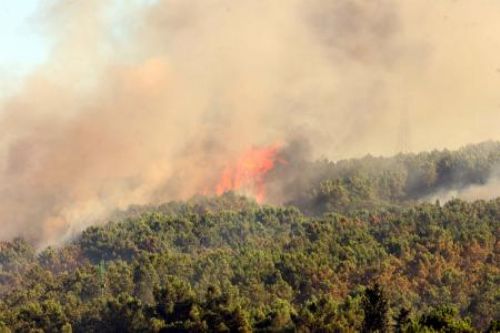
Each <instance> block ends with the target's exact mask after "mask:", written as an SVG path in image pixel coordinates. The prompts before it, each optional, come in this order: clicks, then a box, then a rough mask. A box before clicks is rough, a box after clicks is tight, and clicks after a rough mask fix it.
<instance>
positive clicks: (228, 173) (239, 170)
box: [215, 144, 284, 203]
mask: <svg viewBox="0 0 500 333" xmlns="http://www.w3.org/2000/svg"><path fill="white" fill-rule="evenodd" d="M280 148H281V145H279V144H274V145H272V146H269V147H263V148H251V149H249V150H248V151H246V152H244V153H243V154H242V155H241V156H240V157H239V158H238V160H237V161H236V162H235V163H234V164H231V165H228V166H226V168H225V169H224V171H223V172H222V175H221V177H220V179H219V182H218V183H217V186H216V187H215V192H216V193H217V195H221V194H223V193H224V192H228V191H238V192H244V193H245V194H249V195H252V196H254V197H255V200H257V202H259V203H261V202H263V201H264V199H265V197H266V187H265V176H266V175H267V174H268V173H269V171H271V170H272V169H273V168H274V167H275V165H276V163H277V162H284V161H281V160H279V159H278V156H277V154H278V152H279V149H280Z"/></svg>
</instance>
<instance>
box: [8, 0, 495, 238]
mask: <svg viewBox="0 0 500 333" xmlns="http://www.w3.org/2000/svg"><path fill="white" fill-rule="evenodd" d="M43 4H44V5H43V6H42V8H41V12H40V15H39V18H38V20H39V22H40V29H41V30H42V31H43V32H44V33H46V34H47V35H48V36H49V39H50V41H51V43H52V51H51V54H50V57H49V60H48V61H47V62H46V63H45V64H43V65H42V66H39V67H38V68H37V69H36V70H35V71H34V72H32V73H30V74H29V75H27V76H26V77H25V78H24V81H23V82H22V84H21V86H20V87H19V89H16V91H17V92H16V93H15V94H13V95H12V94H11V95H10V96H9V97H7V98H4V99H3V100H2V104H1V106H0V157H1V159H0V161H2V163H1V164H0V220H1V221H2V226H3V228H2V233H1V234H0V238H2V239H7V238H10V237H13V236H16V235H19V234H21V235H23V236H25V237H28V238H29V239H31V240H32V241H34V242H37V243H38V244H41V245H43V244H46V243H54V242H60V241H63V240H64V239H66V238H68V237H71V235H73V234H74V233H76V232H78V231H79V230H81V229H82V228H84V227H85V226H86V225H88V224H89V223H93V222H94V221H95V220H96V219H100V218H103V217H105V216H106V214H108V213H109V212H110V211H111V210H113V209H116V208H125V207H127V206H128V205H129V204H131V203H136V204H141V203H155V202H160V201H165V200H170V199H182V198H187V197H190V196H191V195H193V194H195V193H197V192H199V191H203V190H204V189H205V188H206V187H210V186H211V185H212V184H213V182H215V181H216V178H217V175H218V174H219V173H220V171H221V170H223V168H224V166H225V163H227V161H228V160H234V159H235V158H236V157H237V156H238V154H239V153H240V152H241V151H244V150H245V149H248V148H249V147H252V146H258V145H263V144H269V143H273V142H286V141H287V140H289V139H290V138H292V137H297V134H299V135H300V136H301V137H305V138H307V139H308V141H309V142H310V149H309V153H310V155H311V157H313V158H314V157H318V156H327V157H329V158H333V159H338V158H344V157H351V156H358V155H360V154H364V153H367V152H371V153H375V154H391V153H393V152H395V151H396V150H397V149H399V144H398V143H397V142H395V140H396V139H398V135H399V133H400V131H399V125H400V123H401V120H400V118H401V110H406V111H405V112H407V113H408V114H409V121H410V123H411V124H412V133H413V134H412V147H413V148H414V149H418V150H421V149H428V148H431V147H432V148H435V147H444V146H446V147H456V146H459V145H462V144H464V143H467V142H472V141H479V140H484V139H497V138H499V136H500V134H499V133H498V131H497V128H496V124H497V123H498V121H499V120H500V119H499V118H500V114H499V112H498V107H499V105H500V97H499V96H498V93H497V91H496V89H497V88H496V87H498V86H499V83H500V75H499V74H498V72H497V68H498V67H500V64H499V63H498V59H497V54H498V50H499V49H500V35H499V34H497V33H496V32H497V31H498V28H499V24H500V23H499V22H500V3H498V2H497V1H492V0H478V1H474V2H465V1H452V0H449V1H448V0H447V1H440V2H435V1H431V0H425V1H417V0H412V1H405V2H399V1H395V0H377V1H362V0H357V1H347V0H335V1H329V0H311V1H299V0H286V1H285V0H276V1H265V2H262V1H253V0H241V1H230V0H208V1H207V0H182V1H181V0H157V1H149V2H148V3H147V4H145V1H130V2H127V5H124V4H123V3H121V2H116V1H112V0H88V1H70V0H60V1H46V2H43Z"/></svg>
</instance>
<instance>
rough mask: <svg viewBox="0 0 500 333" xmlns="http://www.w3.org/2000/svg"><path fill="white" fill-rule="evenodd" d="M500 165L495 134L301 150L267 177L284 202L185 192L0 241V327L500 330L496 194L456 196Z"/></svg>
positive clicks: (498, 203) (21, 329)
mask: <svg viewBox="0 0 500 333" xmlns="http://www.w3.org/2000/svg"><path fill="white" fill-rule="evenodd" d="M288 153H290V152H287V151H285V152H284V153H283V154H285V155H286V154H288ZM285 157H286V156H285ZM499 163H500V143H495V142H487V143H482V144H478V145H473V146H467V147H464V148H462V149H459V150H457V151H448V150H445V151H434V152H426V153H420V154H400V155H397V156H394V157H390V158H386V157H384V158H382V157H372V156H367V157H364V158H361V159H351V160H344V161H339V162H331V161H327V160H321V161H316V162H307V161H306V160H303V161H299V162H293V163H292V162H291V163H289V164H288V165H287V166H286V170H281V171H280V170H279V169H280V167H278V168H277V169H276V170H275V171H273V173H271V174H270V175H269V184H271V185H272V184H274V185H275V186H270V195H271V196H272V195H275V196H276V197H277V196H278V194H280V193H288V195H287V196H286V198H285V199H286V202H285V203H283V204H281V205H269V204H263V205H261V204H258V203H257V202H255V201H254V200H253V199H251V198H246V197H244V196H241V195H239V194H237V193H233V192H228V193H225V194H223V195H221V196H216V197H205V196H195V197H193V198H192V199H190V200H188V201H183V202H167V203H164V204H160V205H150V206H132V207H130V208H129V209H127V210H125V211H120V212H116V213H115V214H113V215H112V216H111V217H110V218H109V221H108V222H107V223H102V224H98V225H95V226H91V227H89V228H87V229H85V230H84V231H83V232H82V233H81V234H80V235H79V236H78V237H76V238H75V239H73V240H71V241H70V242H67V243H65V244H63V245H62V246H58V247H47V248H43V249H37V248H34V247H33V245H32V244H31V243H30V242H29V241H28V240H24V239H22V238H16V239H13V240H11V241H8V242H2V243H1V244H0V296H1V297H0V332H2V333H6V332H500V287H499V286H500V264H499V263H500V242H499V236H500V198H498V199H495V198H490V199H488V200H465V199H460V198H457V197H460V194H461V193H467V191H469V189H470V188H482V187H485V188H486V187H487V186H488V184H489V183H490V182H491V181H494V179H495V173H496V170H497V169H498V166H499V165H500V164H499ZM280 172H282V173H281V174H280ZM283 173H286V177H284V178H286V182H283V183H281V184H279V185H276V183H275V180H276V178H277V177H279V176H280V175H281V176H282V175H283ZM450 193H452V194H450ZM453 196H456V197H453Z"/></svg>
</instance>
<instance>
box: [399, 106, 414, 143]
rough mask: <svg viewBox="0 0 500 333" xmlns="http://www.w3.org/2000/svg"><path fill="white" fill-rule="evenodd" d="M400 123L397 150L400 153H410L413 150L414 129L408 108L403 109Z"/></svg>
mask: <svg viewBox="0 0 500 333" xmlns="http://www.w3.org/2000/svg"><path fill="white" fill-rule="evenodd" d="M399 121H400V123H399V133H398V141H397V145H398V146H397V150H398V152H400V153H409V152H410V151H411V150H412V128H411V119H410V112H409V109H408V107H407V106H403V107H402V108H401V111H400V119H399Z"/></svg>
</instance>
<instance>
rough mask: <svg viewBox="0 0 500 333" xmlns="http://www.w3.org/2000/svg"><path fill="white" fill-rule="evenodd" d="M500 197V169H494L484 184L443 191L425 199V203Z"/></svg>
mask: <svg viewBox="0 0 500 333" xmlns="http://www.w3.org/2000/svg"><path fill="white" fill-rule="evenodd" d="M497 197H500V168H499V167H496V168H494V169H493V170H492V171H491V173H490V175H489V177H488V179H487V180H486V182H485V183H484V184H472V185H467V186H463V187H461V188H455V189H452V190H449V189H443V190H440V191H437V192H436V193H433V194H432V195H430V196H428V197H427V198H425V201H436V200H439V201H440V202H448V201H450V200H453V199H461V200H489V199H491V198H497Z"/></svg>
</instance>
